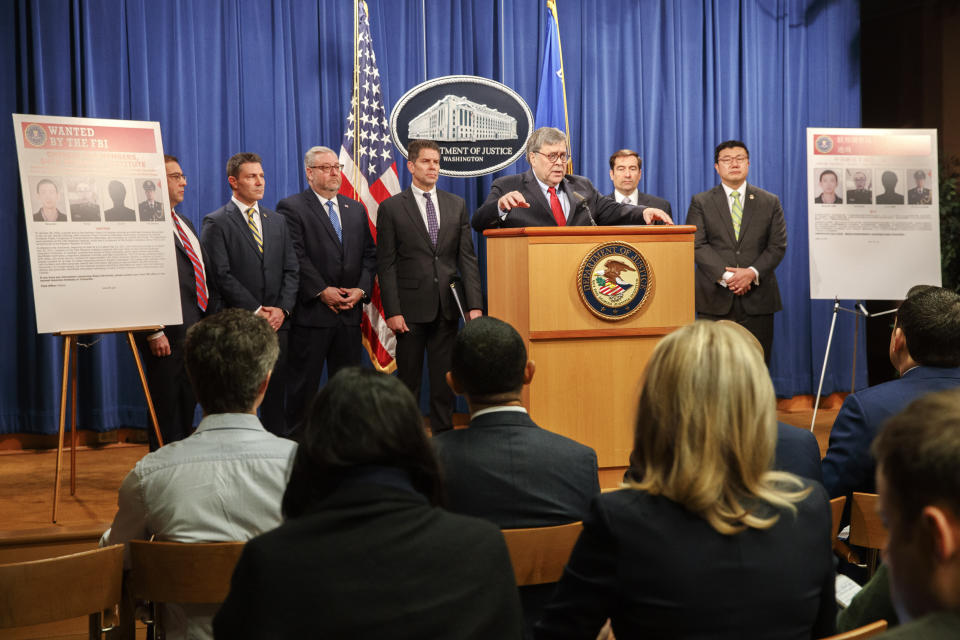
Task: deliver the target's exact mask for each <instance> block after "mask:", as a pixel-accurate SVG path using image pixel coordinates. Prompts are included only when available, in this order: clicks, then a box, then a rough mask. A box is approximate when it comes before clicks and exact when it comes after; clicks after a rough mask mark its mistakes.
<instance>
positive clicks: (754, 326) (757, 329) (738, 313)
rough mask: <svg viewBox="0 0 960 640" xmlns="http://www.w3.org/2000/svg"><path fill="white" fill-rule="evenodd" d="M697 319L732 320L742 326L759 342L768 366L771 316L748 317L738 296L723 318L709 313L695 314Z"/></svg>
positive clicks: (771, 325) (771, 342)
mask: <svg viewBox="0 0 960 640" xmlns="http://www.w3.org/2000/svg"><path fill="white" fill-rule="evenodd" d="M697 318H699V319H701V320H733V321H734V322H736V323H737V324H739V325H742V326H743V327H744V328H745V329H746V330H747V331H749V332H750V333H752V334H753V336H754V337H755V338H756V339H757V340H759V341H760V346H762V347H763V361H764V362H765V363H766V364H767V366H768V367H769V366H770V351H771V350H772V349H773V314H772V313H763V314H760V315H750V314H748V313H747V312H746V311H744V310H743V301H742V300H741V298H740V296H737V297H736V298H734V299H733V306H732V307H731V308H730V313H728V314H726V315H723V316H716V315H713V314H710V313H697Z"/></svg>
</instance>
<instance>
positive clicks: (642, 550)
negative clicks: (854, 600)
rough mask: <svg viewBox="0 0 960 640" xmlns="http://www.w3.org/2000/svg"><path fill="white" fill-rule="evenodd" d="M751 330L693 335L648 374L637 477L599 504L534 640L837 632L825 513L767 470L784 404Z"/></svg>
mask: <svg viewBox="0 0 960 640" xmlns="http://www.w3.org/2000/svg"><path fill="white" fill-rule="evenodd" d="M743 331H744V330H743V329H742V328H741V327H738V326H731V325H730V324H729V323H714V322H697V323H695V324H692V325H689V326H686V327H683V328H681V329H678V330H677V331H675V332H674V333H672V334H671V335H669V336H667V337H666V338H664V339H663V340H662V341H661V342H660V344H659V345H658V346H657V348H656V349H655V350H654V352H653V355H652V356H651V359H650V361H649V363H648V365H647V369H646V371H645V373H644V377H643V381H642V386H641V390H640V398H639V402H638V407H637V421H636V433H635V440H634V449H633V453H632V455H631V472H630V478H629V480H628V481H627V482H626V485H625V488H623V489H621V490H619V491H616V492H612V493H607V494H603V495H601V496H599V497H598V498H597V499H596V500H595V501H594V503H593V505H592V507H591V513H590V515H589V517H588V518H586V519H585V521H584V530H583V533H582V534H581V536H580V539H579V541H578V542H577V545H576V547H575V548H574V550H573V554H572V555H571V557H570V561H569V564H568V565H567V568H566V570H565V571H564V575H563V578H562V580H561V582H560V585H559V588H558V591H557V594H556V596H555V598H554V600H553V602H552V603H551V604H550V605H549V606H548V607H547V610H546V613H545V614H544V617H543V619H542V620H541V621H540V623H539V624H538V626H537V637H538V638H591V639H592V638H595V637H596V636H597V631H598V630H599V629H600V627H601V626H602V625H603V624H604V621H605V620H606V619H607V618H610V620H611V623H612V628H613V632H614V633H615V634H616V637H617V638H619V640H626V639H629V638H710V639H724V638H751V639H753V638H785V639H787V638H789V639H793V638H796V639H797V640H799V639H800V638H804V639H809V638H811V637H822V636H825V635H829V634H830V633H832V631H833V625H834V614H835V604H834V587H833V581H834V574H833V565H832V559H831V548H830V508H829V504H828V501H827V495H826V492H825V491H824V489H823V487H822V486H821V485H819V484H818V483H814V482H811V481H808V480H802V479H800V478H798V477H797V476H794V475H791V474H788V473H784V472H777V471H771V464H772V462H773V454H774V446H775V442H776V435H777V419H776V398H775V396H774V392H773V385H772V384H771V381H770V377H769V375H768V373H767V369H766V367H765V366H764V362H763V356H762V354H761V353H760V351H759V350H758V349H757V347H756V345H755V343H753V342H752V341H751V340H750V339H749V338H748V337H746V336H744V335H743Z"/></svg>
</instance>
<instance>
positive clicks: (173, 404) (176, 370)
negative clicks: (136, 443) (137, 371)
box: [137, 336, 197, 451]
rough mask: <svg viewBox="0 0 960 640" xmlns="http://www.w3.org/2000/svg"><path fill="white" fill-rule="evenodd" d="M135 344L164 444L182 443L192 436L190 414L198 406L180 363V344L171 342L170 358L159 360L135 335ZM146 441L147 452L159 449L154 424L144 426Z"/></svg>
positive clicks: (181, 362)
mask: <svg viewBox="0 0 960 640" xmlns="http://www.w3.org/2000/svg"><path fill="white" fill-rule="evenodd" d="M169 338H170V336H168V339H169ZM137 342H138V344H139V347H140V357H141V359H142V360H143V368H144V373H145V374H146V376H147V387H148V388H149V389H150V397H151V399H152V400H153V408H154V410H155V411H156V412H157V424H158V426H159V427H160V434H161V435H162V436H163V443H164V444H169V443H171V442H176V441H177V440H183V439H184V438H186V437H187V436H189V435H190V434H191V433H193V414H194V410H195V409H196V406H197V398H196V396H195V395H194V394H193V387H192V386H191V385H190V378H189V377H187V371H186V367H185V366H184V363H183V342H182V341H180V340H176V339H170V355H168V356H163V357H161V358H158V357H156V356H154V355H153V354H152V353H151V352H150V346H149V344H148V343H147V340H146V339H144V338H141V337H140V336H138V339H137ZM147 441H148V442H149V443H150V451H156V450H157V449H158V448H159V443H158V442H157V436H156V435H155V434H154V432H153V425H148V427H147Z"/></svg>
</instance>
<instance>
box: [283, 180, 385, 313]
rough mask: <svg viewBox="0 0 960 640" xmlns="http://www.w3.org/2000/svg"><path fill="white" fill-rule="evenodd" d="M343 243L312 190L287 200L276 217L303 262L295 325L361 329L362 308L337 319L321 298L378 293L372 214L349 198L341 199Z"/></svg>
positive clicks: (343, 197)
mask: <svg viewBox="0 0 960 640" xmlns="http://www.w3.org/2000/svg"><path fill="white" fill-rule="evenodd" d="M337 208H338V209H339V212H340V228H341V230H342V232H343V242H341V241H340V240H338V239H337V233H336V231H334V230H333V225H332V224H331V223H330V214H329V213H327V210H326V209H325V208H324V207H323V206H321V204H320V200H319V199H318V198H317V194H316V193H314V191H313V189H307V190H306V191H304V192H303V193H298V194H295V195H292V196H290V197H289V198H284V199H283V200H281V201H280V203H279V204H278V205H277V213H280V214H281V215H283V216H284V217H285V218H286V220H287V229H288V230H289V231H290V240H291V242H292V243H293V250H294V251H295V252H296V254H297V259H298V260H299V262H300V293H299V295H298V301H297V310H296V313H294V314H293V324H295V325H303V326H308V327H335V326H337V325H338V324H340V323H343V324H348V325H353V326H357V325H359V324H360V319H361V317H362V313H363V311H362V306H361V305H360V304H358V305H356V306H355V307H354V308H353V309H350V310H349V311H341V312H340V313H334V312H333V311H331V310H330V308H329V307H327V305H325V304H324V303H323V301H321V300H320V298H319V297H318V296H319V295H320V292H321V291H323V290H324V289H326V288H327V287H343V288H347V289H352V288H359V289H363V291H364V292H366V293H367V295H369V294H370V292H371V291H372V290H373V277H374V275H376V269H377V247H376V245H375V244H374V243H373V236H371V235H370V224H369V222H368V221H367V211H366V209H364V208H363V205H362V204H360V203H359V202H357V201H356V200H352V199H351V198H348V197H346V196H337Z"/></svg>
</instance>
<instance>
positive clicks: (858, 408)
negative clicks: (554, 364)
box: [823, 366, 960, 498]
mask: <svg viewBox="0 0 960 640" xmlns="http://www.w3.org/2000/svg"><path fill="white" fill-rule="evenodd" d="M953 387H960V367H956V368H952V369H951V368H941V367H922V366H921V367H915V368H913V369H911V370H910V371H907V372H906V373H905V374H904V375H903V377H901V378H899V379H897V380H891V381H890V382H884V383H883V384H878V385H877V386H875V387H869V388H867V389H864V390H863V391H858V392H856V393H851V394H850V395H849V396H847V397H846V399H845V400H844V401H843V406H842V407H840V413H838V414H837V419H836V420H834V422H833V428H831V429H830V446H829V447H828V448H827V455H826V456H824V458H823V486H825V487H826V488H827V492H828V493H829V494H830V497H831V498H836V497H837V496H845V495H848V494H850V493H852V492H854V491H863V492H866V493H876V485H875V484H874V471H875V467H876V461H875V460H874V459H873V456H872V455H871V454H870V445H871V444H872V443H873V439H874V438H875V437H876V436H877V434H878V433H880V429H881V427H883V423H885V422H886V421H887V419H888V418H890V417H892V416H893V415H894V414H896V413H899V412H900V411H901V410H902V409H903V408H904V407H906V406H907V405H908V404H910V403H911V402H912V401H913V400H915V399H916V398H919V397H920V396H922V395H925V394H927V393H930V392H932V391H942V390H943V389H951V388H953Z"/></svg>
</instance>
